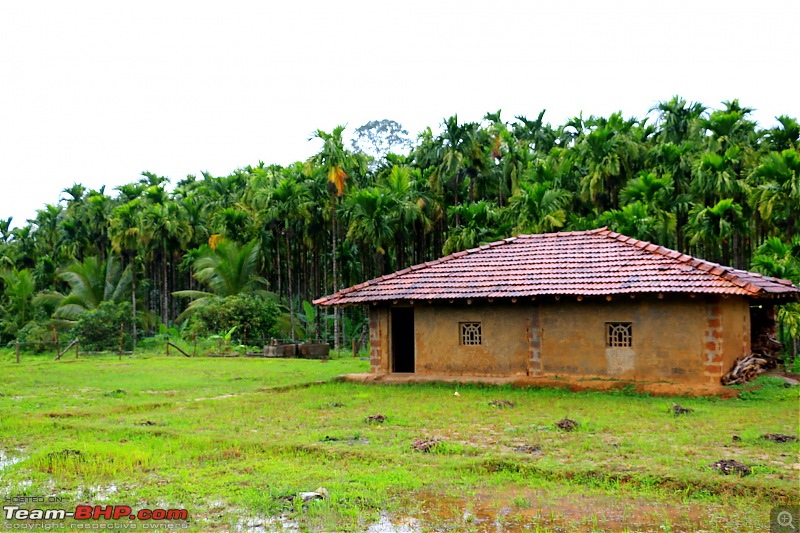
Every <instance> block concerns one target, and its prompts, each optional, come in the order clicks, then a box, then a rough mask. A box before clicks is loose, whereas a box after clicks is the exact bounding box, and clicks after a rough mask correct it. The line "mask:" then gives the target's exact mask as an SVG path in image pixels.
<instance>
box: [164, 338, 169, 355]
mask: <svg viewBox="0 0 800 533" xmlns="http://www.w3.org/2000/svg"><path fill="white" fill-rule="evenodd" d="M165 346H166V347H167V357H169V341H166V345H165Z"/></svg>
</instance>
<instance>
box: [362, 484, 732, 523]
mask: <svg viewBox="0 0 800 533" xmlns="http://www.w3.org/2000/svg"><path fill="white" fill-rule="evenodd" d="M407 508H416V510H415V511H412V512H409V513H407V514H405V515H395V516H392V515H388V514H384V515H381V519H380V520H379V521H378V522H375V523H373V524H371V525H370V526H369V527H368V529H367V531H368V532H369V533H418V532H422V531H428V530H431V529H432V530H448V531H471V532H475V533H496V532H507V533H522V532H530V531H531V530H534V531H535V530H537V529H544V530H547V531H563V532H572V531H587V530H591V531H598V532H600V531H603V532H623V531H641V532H648V531H653V532H656V531H657V532H662V531H664V530H665V528H666V530H668V531H681V530H685V531H697V530H700V529H704V528H705V527H708V526H709V525H710V524H711V523H712V522H713V517H710V516H709V509H708V507H707V506H706V507H700V506H699V505H693V504H681V503H664V502H658V503H654V502H651V501H646V500H643V499H623V498H614V497H611V496H586V495H577V494H571V495H565V496H555V497H554V496H551V495H548V494H546V493H545V492H542V491H534V490H528V489H514V490H498V491H495V492H481V493H478V494H476V495H475V496H471V497H464V498H454V497H441V496H437V495H435V494H426V493H422V494H417V495H416V497H415V498H414V499H413V500H411V501H409V503H408V506H407ZM716 525H717V526H722V524H716ZM723 530H724V527H723Z"/></svg>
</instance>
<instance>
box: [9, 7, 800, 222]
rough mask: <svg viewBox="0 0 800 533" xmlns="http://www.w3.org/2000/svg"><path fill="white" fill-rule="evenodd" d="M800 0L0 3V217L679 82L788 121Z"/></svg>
mask: <svg viewBox="0 0 800 533" xmlns="http://www.w3.org/2000/svg"><path fill="white" fill-rule="evenodd" d="M798 25H800V1H797V0H784V1H769V0H758V1H756V0H752V1H749V2H737V1H702V0H694V1H676V0H671V1H664V2H659V1H642V0H638V1H630V2H621V1H617V2H609V1H599V0H597V1H577V0H573V1H570V2H559V1H553V2H539V1H533V0H531V1H520V2H510V1H505V2H504V1H500V0H494V1H492V2H489V1H485V0H484V1H481V2H471V1H465V0H461V1H454V2H450V1H447V2H445V1H435V0H429V1H426V2H415V1H402V2H395V1H377V0H372V1H350V0H337V1H325V2H304V1H296V0H286V1H280V2H277V1H276V2H268V1H260V2H233V1H229V0H227V1H224V2H223V1H218V2H208V1H199V0H193V1H187V2H177V1H174V2H173V1H165V0H162V1H154V2H147V1H141V0H140V1H136V2H115V1H110V0H103V1H97V2H89V1H69V2H65V1H57V2H55V1H52V2H41V1H31V0H26V1H19V2H17V1H11V0H2V2H0V180H2V185H3V188H2V193H1V194H0V218H7V217H9V216H13V217H14V219H15V220H14V222H15V225H18V224H22V223H24V220H25V219H26V218H32V217H33V216H34V215H35V212H36V209H39V208H41V207H42V206H43V205H44V204H45V203H56V202H58V201H59V198H60V196H61V194H60V191H61V190H62V189H64V188H65V187H68V186H69V185H71V184H72V183H73V182H78V183H82V184H84V185H86V186H87V187H91V188H99V187H100V186H101V185H103V184H105V185H107V188H106V191H107V192H111V191H112V189H113V187H115V186H117V185H120V184H122V183H128V182H131V181H135V180H137V179H138V178H139V174H140V173H141V172H142V171H143V170H149V171H152V172H155V173H157V174H159V175H164V176H168V177H169V178H171V180H172V181H173V182H176V181H178V180H180V179H182V178H183V177H185V176H186V175H187V174H199V173H200V172H201V171H208V172H210V173H211V174H213V175H225V174H228V173H229V172H231V171H232V170H234V169H236V168H237V167H243V166H246V165H249V164H253V165H255V164H257V163H258V161H259V160H262V161H265V162H266V163H278V164H284V165H285V164H288V163H291V162H293V161H297V160H304V159H306V158H307V157H309V156H310V155H312V154H313V153H315V152H316V150H317V149H318V148H319V146H318V145H317V144H316V143H314V142H309V141H308V139H309V137H310V136H311V134H312V132H313V131H314V130H316V129H317V128H320V129H323V130H325V131H330V130H331V129H333V128H334V127H335V126H336V125H337V124H347V125H348V131H352V130H353V129H355V128H356V127H358V126H360V125H362V124H364V123H366V122H368V121H370V120H373V119H381V118H389V119H393V120H396V121H398V122H400V123H401V124H403V125H404V126H405V127H406V129H408V130H409V132H410V133H411V134H412V135H415V134H416V133H417V132H418V131H419V130H421V129H423V128H425V127H426V126H432V127H436V126H437V125H438V124H440V123H441V121H442V119H443V118H444V117H446V116H450V115H452V114H454V113H458V116H459V119H463V120H479V119H480V118H481V117H482V116H483V115H484V114H485V113H486V112H487V111H496V110H497V109H502V110H503V118H504V119H506V120H511V119H512V118H513V117H514V115H520V114H522V115H526V116H528V117H531V118H534V117H536V115H537V114H538V112H539V111H540V110H541V109H547V114H546V115H545V119H546V120H548V121H549V122H550V123H552V124H559V123H562V122H563V121H564V120H565V119H567V118H569V117H572V116H576V115H577V114H578V113H580V112H581V111H582V112H583V113H584V115H587V116H588V115H589V114H596V115H608V114H610V113H612V112H614V111H618V110H622V111H623V113H624V114H625V115H626V116H631V115H633V116H638V117H642V116H644V115H645V114H646V113H647V111H648V109H649V108H650V107H652V106H653V105H654V104H655V103H656V102H658V101H662V100H668V99H669V98H670V97H671V96H673V95H675V94H679V95H681V96H683V97H684V98H686V99H688V100H690V101H700V102H702V103H704V104H705V105H707V106H710V107H720V105H721V104H720V102H721V101H723V100H730V99H733V98H739V99H740V102H741V103H742V104H743V105H746V106H749V107H754V108H756V110H757V111H756V112H755V113H754V118H755V119H756V120H757V121H758V123H759V124H760V125H761V126H765V127H768V126H771V125H773V124H774V123H775V121H774V117H775V116H776V115H780V114H788V115H790V116H793V117H800V98H799V97H798V95H800V92H798V90H799V89H798V87H799V86H800V84H799V82H800V70H799V69H798V55H797V54H798V49H799V48H800V47H799V46H798V34H797V30H798Z"/></svg>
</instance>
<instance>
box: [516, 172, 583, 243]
mask: <svg viewBox="0 0 800 533" xmlns="http://www.w3.org/2000/svg"><path fill="white" fill-rule="evenodd" d="M571 200H572V194H571V193H569V192H568V191H565V190H563V189H559V188H557V187H552V186H551V185H550V184H549V183H529V182H525V181H523V182H522V183H520V190H519V192H518V193H517V194H515V195H513V196H512V197H511V198H510V199H509V201H508V208H507V213H508V215H509V216H510V217H511V220H512V222H513V224H514V232H515V233H547V232H552V231H557V230H558V229H560V228H562V227H563V226H564V223H565V222H566V221H567V214H566V210H565V209H566V207H567V206H568V205H569V203H570V201H571Z"/></svg>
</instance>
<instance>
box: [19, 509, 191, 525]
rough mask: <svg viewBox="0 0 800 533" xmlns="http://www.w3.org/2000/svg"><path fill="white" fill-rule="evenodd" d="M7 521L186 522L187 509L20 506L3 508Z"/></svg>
mask: <svg viewBox="0 0 800 533" xmlns="http://www.w3.org/2000/svg"><path fill="white" fill-rule="evenodd" d="M3 517H4V518H5V519H6V520H65V519H67V518H72V519H73V520H100V519H101V518H103V519H105V520H125V519H128V520H142V521H146V520H155V521H161V520H170V521H172V520H186V519H188V518H189V512H188V511H187V510H186V509H139V510H138V511H136V512H134V511H133V508H132V507H131V506H130V505H105V506H103V505H78V506H76V507H75V510H74V511H67V510H66V509H24V508H22V507H20V506H19V505H5V506H3Z"/></svg>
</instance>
